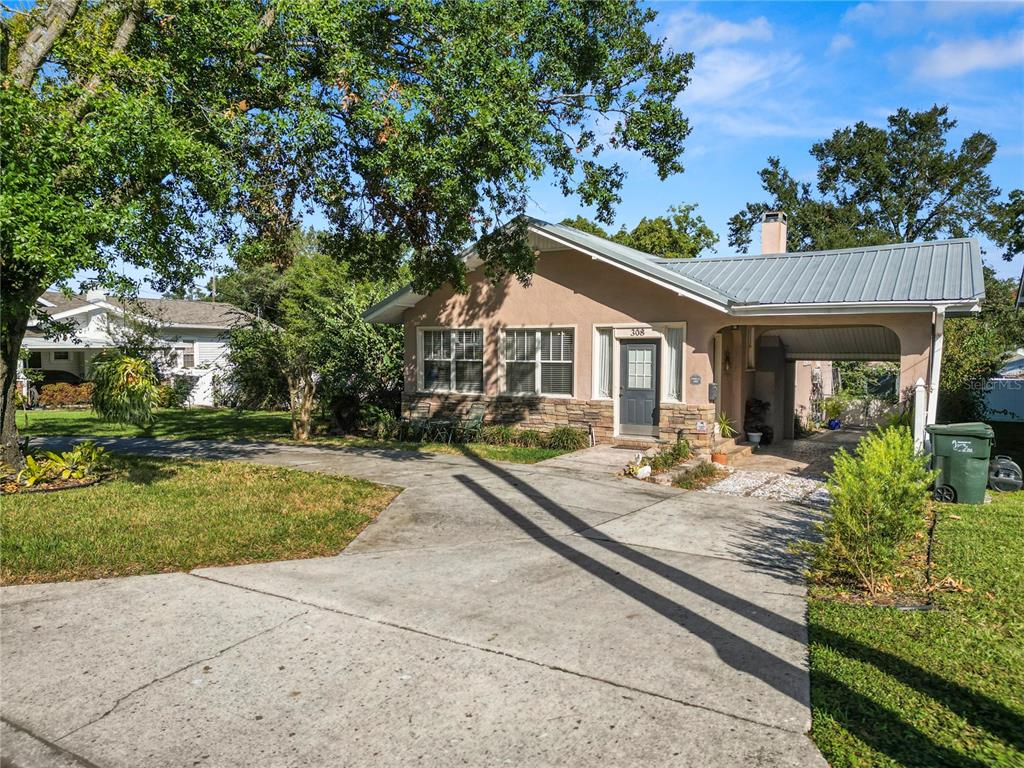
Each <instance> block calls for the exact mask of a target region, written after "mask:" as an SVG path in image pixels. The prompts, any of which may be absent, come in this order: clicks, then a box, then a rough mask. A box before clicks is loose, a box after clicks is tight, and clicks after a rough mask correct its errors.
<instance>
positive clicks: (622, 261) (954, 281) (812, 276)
mask: <svg viewBox="0 0 1024 768" xmlns="http://www.w3.org/2000/svg"><path fill="white" fill-rule="evenodd" d="M527 222H528V231H529V237H530V242H531V245H533V246H534V248H536V249H537V250H540V251H545V250H558V249H564V248H569V249H572V250H577V251H580V252H581V253H585V254H588V255H590V256H591V257H592V258H595V259H599V260H601V261H604V262H606V263H609V264H612V265H613V266H616V267H618V268H619V269H622V270H624V271H626V272H630V273H632V274H634V275H637V276H639V277H641V278H644V279H646V280H649V281H650V282H653V283H656V284H658V285H661V286H662V287H664V288H667V289H669V290H674V291H676V292H677V293H678V294H679V295H681V296H686V297H688V298H691V299H695V300H697V301H700V302H702V303H704V304H708V305H711V306H713V307H716V308H718V309H720V310H722V311H723V312H725V313H727V314H735V315H747V314H756V313H759V312H764V313H772V312H775V313H778V312H783V311H801V310H803V311H810V310H811V309H812V308H816V309H822V310H824V311H847V312H850V311H865V310H871V309H876V310H878V311H885V310H886V309H889V310H892V309H894V308H897V307H898V308H901V309H918V308H920V309H927V308H929V307H931V306H937V305H945V306H947V307H948V308H950V309H951V310H952V311H954V312H956V311H961V312H971V311H976V309H977V307H976V304H977V302H978V301H979V300H980V299H982V298H983V297H984V295H985V288H984V280H983V275H982V269H981V249H980V247H979V245H978V241H977V240H976V239H974V238H960V239H956V240H942V241H934V242H927V243H896V244H893V245H879V246H871V247H861V248H844V249H838V250H830V251H806V252H798V253H780V254H767V255H747V256H729V257H704V258H696V259H665V258H659V257H657V256H653V255H651V254H649V253H644V252H643V251H638V250H636V249H635V248H629V247H627V246H624V245H620V244H619V243H615V242H612V241H611V240H607V239H605V238H603V237H598V236H597V235H592V234H590V233H588V232H582V231H580V230H578V229H574V228H573V227H567V226H565V225H564V224H551V223H549V222H546V221H541V220H540V219H534V218H528V219H527ZM474 257H475V254H474V253H473V250H472V248H470V249H467V251H466V253H465V254H464V258H465V259H466V261H467V263H468V265H469V266H471V267H472V266H474V263H473V260H474ZM423 298H424V296H423V295H421V294H417V293H416V292H414V291H413V290H412V287H411V286H406V287H405V288H403V289H401V290H399V291H397V292H395V293H394V294H392V295H391V296H389V297H388V298H387V299H385V300H384V301H382V302H380V303H379V304H376V305H374V306H372V307H370V308H369V309H368V310H367V311H366V312H365V313H364V314H363V317H364V318H365V319H366V320H368V321H370V322H380V323H397V322H400V321H401V319H402V314H403V313H404V312H405V310H406V309H408V308H410V307H413V306H415V305H416V304H417V303H418V302H419V301H420V300H421V299H423Z"/></svg>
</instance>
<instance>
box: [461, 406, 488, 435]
mask: <svg viewBox="0 0 1024 768" xmlns="http://www.w3.org/2000/svg"><path fill="white" fill-rule="evenodd" d="M486 411H487V406H486V405H485V404H484V403H473V404H472V405H471V406H469V412H468V413H467V414H466V418H464V419H462V420H460V421H459V424H458V428H457V430H456V431H457V434H458V437H457V439H458V440H459V442H463V443H471V442H473V441H474V440H476V439H478V438H479V437H480V433H481V432H483V429H484V413H485V412H486Z"/></svg>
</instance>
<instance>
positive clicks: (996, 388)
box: [985, 347, 1024, 421]
mask: <svg viewBox="0 0 1024 768" xmlns="http://www.w3.org/2000/svg"><path fill="white" fill-rule="evenodd" d="M985 408H986V409H987V410H988V413H987V414H986V416H987V418H986V420H987V421H1024V347H1021V348H1020V349H1017V350H1015V351H1014V353H1013V355H1011V356H1010V359H1009V360H1007V361H1006V364H1005V365H1003V367H1002V369H1000V371H999V374H998V375H996V376H993V377H992V378H991V379H989V380H988V384H987V385H986V389H985Z"/></svg>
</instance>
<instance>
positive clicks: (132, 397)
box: [92, 350, 160, 427]
mask: <svg viewBox="0 0 1024 768" xmlns="http://www.w3.org/2000/svg"><path fill="white" fill-rule="evenodd" d="M92 380H93V382H94V383H95V384H96V390H95V391H94V392H93V396H92V407H93V410H94V411H96V414H97V415H98V416H99V417H100V418H101V419H103V420H104V421H115V422H121V423H124V424H134V425H135V426H137V427H148V426H150V425H151V424H152V423H153V408H154V407H155V406H156V405H157V399H158V396H159V391H160V387H159V383H158V382H157V378H156V371H154V369H153V364H152V363H151V362H150V361H149V360H144V359H142V358H139V357H131V356H129V355H125V354H122V353H121V352H117V351H113V350H111V351H107V352H102V353H100V354H99V355H97V356H96V358H95V360H94V361H93V364H92Z"/></svg>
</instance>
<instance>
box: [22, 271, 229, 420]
mask: <svg viewBox="0 0 1024 768" xmlns="http://www.w3.org/2000/svg"><path fill="white" fill-rule="evenodd" d="M37 309H38V311H39V312H41V313H42V314H45V315H47V316H49V317H50V318H51V319H53V320H58V321H62V322H69V323H71V324H72V325H73V326H74V332H73V334H72V335H71V336H70V337H69V338H66V339H48V338H46V336H45V335H44V334H43V333H41V332H40V329H39V323H38V322H37V321H32V322H31V323H30V324H29V330H28V332H27V333H26V334H25V340H24V341H23V342H22V346H23V347H24V348H25V349H26V350H28V360H27V366H28V367H29V368H30V369H36V370H41V371H42V373H43V378H42V380H41V381H40V382H39V383H37V384H36V385H35V386H36V387H37V388H40V387H42V386H45V385H46V384H49V383H55V382H60V381H65V382H69V383H77V382H79V381H84V380H85V379H86V378H87V377H88V375H89V363H90V361H91V360H92V358H93V357H95V356H96V355H97V354H98V353H99V352H100V351H102V350H104V349H110V348H113V347H116V346H117V340H118V337H119V336H120V335H123V334H124V333H125V328H126V324H127V325H128V327H133V328H135V330H136V332H139V331H142V332H144V333H145V335H146V337H147V338H148V340H149V342H150V343H151V344H152V345H153V347H154V348H156V349H157V350H158V351H157V352H156V354H155V356H156V357H157V358H158V359H157V360H155V362H156V363H157V368H158V370H159V371H160V373H161V374H162V375H163V376H165V377H168V378H169V377H172V376H187V377H190V378H192V379H194V381H195V386H194V388H193V390H192V395H191V397H190V400H191V403H192V404H193V405H213V404H214V400H215V391H214V390H215V387H216V382H217V377H219V376H222V375H223V373H224V372H225V371H226V370H227V366H228V362H227V334H228V331H229V330H230V329H231V328H232V327H233V326H234V325H236V324H238V323H239V322H242V321H244V319H245V318H246V317H247V316H246V315H245V313H243V312H242V311H241V310H239V309H238V308H236V307H235V306H233V305H231V304H227V303H225V302H218V301H188V300H184V299H146V298H140V299H135V300H133V301H130V302H127V303H126V302H122V301H119V300H117V299H115V298H113V297H111V296H106V295H104V294H103V293H101V292H98V291H96V292H89V293H86V294H84V295H80V296H79V295H72V296H67V295H65V294H63V293H61V292H59V291H47V292H46V293H44V294H43V295H42V297H40V299H39V302H38V307H37ZM132 321H134V322H132Z"/></svg>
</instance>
